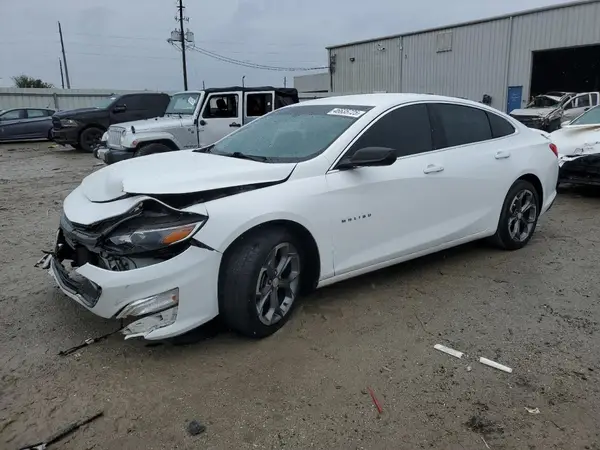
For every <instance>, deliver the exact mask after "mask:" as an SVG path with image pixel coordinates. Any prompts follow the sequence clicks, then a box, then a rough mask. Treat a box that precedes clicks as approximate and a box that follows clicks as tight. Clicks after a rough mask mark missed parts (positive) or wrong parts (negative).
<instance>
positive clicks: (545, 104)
mask: <svg viewBox="0 0 600 450" xmlns="http://www.w3.org/2000/svg"><path fill="white" fill-rule="evenodd" d="M559 103H560V100H557V99H555V98H552V97H548V96H546V95H539V96H537V97H535V98H534V99H533V101H532V102H531V103H529V105H527V108H549V107H552V106H558V104H559Z"/></svg>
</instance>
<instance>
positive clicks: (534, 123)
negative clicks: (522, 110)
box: [513, 116, 542, 128]
mask: <svg viewBox="0 0 600 450" xmlns="http://www.w3.org/2000/svg"><path fill="white" fill-rule="evenodd" d="M513 117H514V118H515V119H517V120H518V121H519V122H521V123H522V124H523V125H525V126H526V127H529V128H542V119H540V118H539V117H532V116H513Z"/></svg>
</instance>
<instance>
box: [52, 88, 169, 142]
mask: <svg viewBox="0 0 600 450" xmlns="http://www.w3.org/2000/svg"><path fill="white" fill-rule="evenodd" d="M169 100H170V97H169V95H168V94H165V93H160V92H140V93H136V94H124V95H118V96H112V97H107V98H106V99H104V100H103V101H100V102H99V103H98V104H97V105H96V107H93V108H81V109H72V110H68V111H60V112H57V113H56V114H54V116H52V123H53V130H52V139H53V140H54V141H55V142H57V143H58V144H62V145H71V146H73V147H75V148H76V149H81V150H84V151H86V152H92V151H93V150H94V148H95V147H96V146H97V145H98V144H99V143H100V138H101V137H102V134H103V133H104V132H105V131H106V130H107V129H108V127H109V126H110V125H112V124H115V123H121V122H130V121H132V120H140V119H149V118H152V117H158V116H162V115H163V114H164V113H165V110H166V108H167V105H168V104H169Z"/></svg>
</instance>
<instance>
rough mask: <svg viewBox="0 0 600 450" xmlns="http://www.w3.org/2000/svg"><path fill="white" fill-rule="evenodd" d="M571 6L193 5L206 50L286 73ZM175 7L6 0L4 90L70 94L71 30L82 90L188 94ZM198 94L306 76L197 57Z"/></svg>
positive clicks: (252, 1) (276, 0)
mask: <svg viewBox="0 0 600 450" xmlns="http://www.w3.org/2000/svg"><path fill="white" fill-rule="evenodd" d="M558 3H566V2H565V1H564V0H502V1H492V0H221V1H217V0H185V4H186V6H187V8H186V15H187V16H189V18H190V20H189V23H187V24H186V26H187V27H189V29H190V30H191V31H193V32H194V34H195V38H196V46H198V47H201V48H205V49H207V50H209V51H211V52H216V53H218V54H221V55H224V56H227V57H230V58H235V59H239V60H245V61H252V62H255V63H259V64H263V65H274V66H280V67H315V66H316V67H318V66H325V65H327V52H326V50H325V47H326V46H328V45H335V44H340V43H344V42H347V41H354V40H359V39H365V38H371V37H377V36H382V35H387V34H395V33H403V32H408V31H414V30H419V29H422V28H429V27H434V26H440V25H446V24H454V23H457V22H462V21H468V20H473V19H479V18H485V17H490V16H494V15H499V14H505V13H508V12H514V11H521V10H524V9H531V8H536V7H540V6H546V5H551V4H558ZM175 5H176V1H175V0H101V1H98V0H52V1H50V0H21V1H15V0H0V86H10V85H12V81H11V80H10V77H11V76H14V75H18V74H27V75H30V76H34V77H36V78H41V79H43V80H44V81H47V82H50V83H53V84H54V85H56V86H60V71H59V65H58V64H59V63H58V58H59V56H60V41H59V38H58V29H57V28H58V27H57V21H58V20H60V21H61V24H62V28H63V34H64V41H65V47H66V51H67V61H68V63H69V74H70V78H71V87H72V88H109V89H144V88H147V89H159V90H178V89H183V81H182V75H181V56H180V52H178V51H177V50H176V49H174V48H173V47H171V46H170V45H169V44H168V43H167V42H166V39H167V38H168V37H169V36H170V32H171V30H173V29H174V28H175V27H176V26H177V24H176V22H175V15H176V7H175ZM190 53H191V54H189V57H188V80H189V88H190V89H195V88H201V87H202V82H203V81H204V82H205V83H206V86H207V87H218V86H225V85H231V84H240V83H241V77H242V76H243V75H245V76H246V85H247V86H248V85H265V84H274V85H282V84H283V77H284V76H287V80H288V86H290V85H291V83H292V79H293V76H294V75H298V74H299V73H291V72H290V73H287V72H272V71H265V70H257V69H250V68H244V67H239V66H236V65H233V64H229V63H225V62H222V61H219V60H216V59H212V58H209V57H207V56H204V55H202V54H199V53H196V52H190Z"/></svg>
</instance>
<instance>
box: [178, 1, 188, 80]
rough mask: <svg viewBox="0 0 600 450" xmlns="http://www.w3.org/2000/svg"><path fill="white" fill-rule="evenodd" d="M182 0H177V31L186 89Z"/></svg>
mask: <svg viewBox="0 0 600 450" xmlns="http://www.w3.org/2000/svg"><path fill="white" fill-rule="evenodd" d="M183 8H184V7H183V0H179V31H180V33H181V60H182V64H183V89H184V90H186V91H187V88H188V82H187V64H186V61H185V34H184V33H183Z"/></svg>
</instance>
